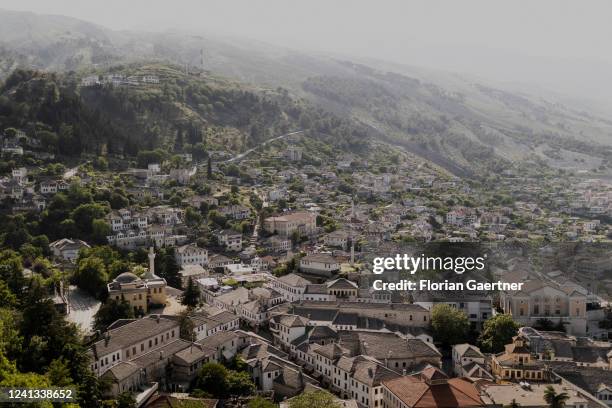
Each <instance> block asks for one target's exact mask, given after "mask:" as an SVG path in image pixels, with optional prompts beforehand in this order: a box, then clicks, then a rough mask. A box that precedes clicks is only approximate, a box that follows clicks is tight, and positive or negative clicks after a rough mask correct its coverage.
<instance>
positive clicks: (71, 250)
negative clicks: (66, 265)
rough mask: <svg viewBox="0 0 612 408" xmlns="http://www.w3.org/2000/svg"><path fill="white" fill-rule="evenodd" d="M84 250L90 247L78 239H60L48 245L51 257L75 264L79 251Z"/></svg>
mask: <svg viewBox="0 0 612 408" xmlns="http://www.w3.org/2000/svg"><path fill="white" fill-rule="evenodd" d="M85 248H91V247H90V246H89V244H88V243H87V242H85V241H81V240H80V239H69V238H62V239H59V240H57V241H54V242H52V243H50V244H49V249H51V252H52V253H53V256H55V257H57V258H62V259H64V260H66V261H70V262H75V261H76V259H77V258H78V257H79V251H81V250H82V249H85Z"/></svg>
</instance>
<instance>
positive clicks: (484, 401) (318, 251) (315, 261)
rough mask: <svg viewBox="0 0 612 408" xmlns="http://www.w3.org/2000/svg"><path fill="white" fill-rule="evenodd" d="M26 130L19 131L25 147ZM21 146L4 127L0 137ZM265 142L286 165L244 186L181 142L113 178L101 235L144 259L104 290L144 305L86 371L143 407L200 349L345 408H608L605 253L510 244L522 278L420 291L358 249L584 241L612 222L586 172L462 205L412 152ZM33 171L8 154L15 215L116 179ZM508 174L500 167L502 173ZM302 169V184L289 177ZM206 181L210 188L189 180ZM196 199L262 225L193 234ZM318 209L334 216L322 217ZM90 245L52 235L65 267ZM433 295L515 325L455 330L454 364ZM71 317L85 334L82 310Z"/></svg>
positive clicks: (262, 382) (266, 380)
mask: <svg viewBox="0 0 612 408" xmlns="http://www.w3.org/2000/svg"><path fill="white" fill-rule="evenodd" d="M25 136H26V138H25V139H24V138H21V139H23V140H25V141H23V140H21V142H20V143H26V145H27V143H28V142H27V136H29V135H25ZM9 139H10V138H9ZM12 143H14V141H13V140H12V139H10V140H8V141H7V138H6V137H5V138H4V139H3V146H13V144H12ZM26 149H27V146H26ZM11 154H14V153H11ZM215 154H217V155H218V156H221V155H222V153H216V152H211V155H212V156H213V157H215ZM264 154H265V152H264ZM273 154H276V155H277V156H275V157H276V158H283V160H279V162H282V163H283V168H280V169H279V168H272V167H271V168H265V169H263V168H261V167H260V166H258V165H257V162H256V161H253V162H251V161H250V160H249V159H248V158H245V159H244V160H243V161H242V162H241V163H239V166H240V168H241V171H244V172H245V173H246V174H249V176H250V179H251V180H252V181H251V182H249V183H244V182H241V180H240V179H239V178H236V177H232V176H228V175H224V174H223V173H222V172H221V171H220V170H219V168H218V166H217V164H216V162H215V161H213V165H212V171H213V173H214V174H216V175H217V176H218V177H217V178H215V179H212V180H209V179H208V178H207V177H206V164H205V163H204V164H202V163H193V162H192V160H191V157H189V155H185V157H183V160H184V163H185V164H184V166H183V167H182V168H180V169H172V170H170V171H169V172H167V173H164V172H162V166H160V165H159V164H150V165H149V166H148V167H147V168H143V169H140V168H134V169H129V170H127V171H126V172H124V173H122V174H120V175H119V176H120V177H122V178H125V179H129V180H130V187H129V191H128V192H129V194H130V205H129V206H128V207H126V208H122V209H118V210H113V211H112V212H110V213H109V214H108V215H107V217H106V221H107V222H108V225H109V227H110V231H111V232H110V234H109V235H108V237H107V241H108V244H110V245H112V246H115V247H117V248H121V249H130V250H134V249H137V248H145V249H147V250H148V251H149V254H148V259H149V265H148V267H146V268H145V269H146V272H145V273H144V274H142V275H138V274H136V273H132V272H124V273H122V274H120V275H118V276H117V277H115V278H114V279H113V280H112V281H111V282H109V283H108V293H109V297H110V298H111V299H113V298H114V299H124V300H125V301H127V302H128V303H129V304H130V306H131V307H132V308H133V309H134V310H135V311H137V312H141V313H142V314H143V315H144V316H143V317H141V318H137V319H123V320H118V321H116V322H115V323H113V324H112V325H111V326H110V327H108V330H107V331H106V332H104V333H100V336H99V337H98V340H96V341H94V342H93V343H92V344H91V346H90V352H89V354H90V357H91V369H92V370H93V372H94V373H95V374H96V375H97V376H98V377H101V378H103V379H105V380H107V381H108V383H109V384H111V386H110V388H109V390H108V394H109V396H115V397H116V396H117V395H119V394H120V393H122V392H125V391H131V392H133V393H134V394H135V395H136V396H137V401H138V402H139V405H140V406H146V404H148V401H151V398H156V396H157V395H158V394H159V393H161V392H185V391H187V390H188V389H189V387H190V384H191V383H192V381H193V380H194V378H195V377H196V376H197V373H198V370H199V369H200V368H201V367H202V365H204V364H205V363H207V362H211V361H219V362H227V361H231V360H232V359H233V358H234V357H235V356H240V357H241V358H242V359H243V360H244V361H245V362H246V364H247V367H248V373H249V375H250V377H251V378H252V380H253V381H254V383H255V384H256V386H257V389H258V391H259V392H261V393H262V394H263V395H269V396H272V397H273V398H275V399H276V400H284V399H290V398H292V397H294V396H296V395H298V394H300V393H302V392H303V391H304V390H307V389H313V388H317V387H321V388H325V389H328V390H330V391H331V392H333V393H334V394H335V395H336V396H337V397H338V398H341V399H343V400H344V403H345V404H346V405H345V406H347V407H348V406H351V407H355V406H356V407H359V408H366V407H367V408H379V407H385V408H390V407H424V406H427V407H435V406H444V407H449V406H453V407H476V406H483V407H485V406H487V407H501V406H505V405H508V404H510V403H512V401H513V400H516V402H517V403H518V404H519V405H520V406H542V405H544V402H543V401H544V400H543V395H544V390H545V388H546V387H547V386H548V385H551V386H552V387H554V389H555V390H556V391H557V392H566V393H568V395H569V396H570V397H569V399H568V401H567V402H566V407H573V408H587V407H589V408H590V407H605V406H612V370H611V369H612V344H611V343H610V342H608V341H607V339H608V334H609V333H608V329H607V328H606V327H607V326H605V325H601V324H600V322H603V321H605V320H606V318H607V313H608V312H609V310H608V309H607V306H606V305H607V301H606V300H605V298H603V297H602V296H601V295H600V293H603V292H602V290H604V291H605V288H606V287H607V286H608V285H609V284H610V283H609V281H607V280H606V278H605V276H606V274H605V273H606V271H609V270H610V269H611V266H612V265H610V257H609V254H607V255H601V256H600V255H598V254H597V253H595V254H591V255H590V256H588V257H585V258H584V259H580V260H578V261H577V262H576V263H575V264H573V265H572V268H573V269H571V270H570V271H569V272H567V269H565V272H561V270H560V268H565V267H566V265H563V264H561V263H560V262H561V261H562V260H564V259H565V258H566V257H565V256H564V254H563V253H562V252H559V251H562V250H563V249H562V248H554V247H551V248H544V249H543V250H542V251H541V253H540V257H541V260H542V262H541V265H542V268H541V270H538V271H529V270H528V268H526V265H525V263H524V258H523V257H522V256H521V255H520V254H519V253H516V254H509V256H508V258H507V259H506V262H505V268H504V270H503V271H497V270H494V271H493V273H494V275H495V276H496V277H497V278H499V279H500V280H501V276H502V273H503V282H504V283H507V284H509V285H514V286H500V287H494V288H493V287H491V288H490V289H489V290H482V289H488V288H476V289H477V290H473V291H472V290H470V291H456V292H453V293H452V294H450V295H449V294H448V293H441V292H440V293H439V292H437V291H436V290H431V289H430V288H425V289H426V290H422V289H423V288H421V287H418V288H417V289H418V290H415V291H413V292H412V293H410V296H409V297H408V296H406V294H405V293H402V292H401V291H397V290H393V289H391V288H390V287H386V288H383V290H375V289H376V288H373V287H372V283H373V282H375V281H376V280H377V279H379V278H380V276H379V275H378V274H375V273H373V272H372V266H371V265H370V264H369V262H368V260H367V259H366V258H367V254H368V253H376V252H377V250H379V249H381V248H384V247H385V246H386V245H388V244H389V243H390V242H392V241H394V240H397V239H401V238H402V237H405V236H410V237H412V238H414V239H416V240H417V241H420V242H427V241H430V240H449V241H453V242H459V241H463V240H470V239H476V238H479V239H483V240H494V241H504V240H506V239H517V240H520V239H526V238H528V237H533V236H542V237H543V236H547V235H549V234H550V235H551V236H557V235H558V234H562V235H566V236H567V237H568V238H570V239H576V240H584V241H592V240H595V239H597V237H600V236H605V234H606V233H607V231H608V230H607V228H608V227H607V226H606V225H603V224H600V223H599V222H596V221H594V220H592V219H591V218H588V217H583V216H582V215H578V213H579V211H580V214H586V213H588V211H591V210H593V208H595V207H597V208H603V207H605V208H606V211H608V212H610V211H611V208H612V207H610V198H611V197H612V189H610V186H609V185H606V184H603V183H602V182H600V181H582V182H580V183H576V184H575V186H574V189H573V190H572V191H570V192H568V191H560V192H558V193H549V192H548V191H550V189H547V190H546V192H545V191H544V189H543V187H542V186H541V185H540V184H538V183H539V182H540V181H538V179H537V177H534V178H529V177H526V178H524V180H522V181H521V182H520V183H519V184H520V186H521V188H520V189H517V190H516V195H517V196H516V200H515V202H514V203H513V204H511V205H498V206H492V207H484V206H480V207H469V208H468V207H461V206H458V205H453V206H451V208H449V209H448V212H447V213H446V214H440V213H439V212H438V211H437V210H436V208H435V207H434V206H433V201H431V200H430V199H429V198H427V197H430V196H433V197H436V198H435V200H436V201H445V200H447V199H450V198H451V197H452V196H461V195H462V194H465V193H466V192H469V191H470V187H468V186H467V185H466V184H465V183H464V182H462V181H461V180H459V179H455V178H450V177H448V176H446V175H444V174H441V173H440V172H439V171H437V170H433V169H431V168H427V167H424V166H422V165H421V164H420V163H418V162H416V161H414V160H405V161H402V162H400V163H399V164H397V165H395V167H394V168H393V171H392V172H391V171H389V172H388V173H382V174H381V173H373V172H372V171H371V164H369V163H367V162H366V161H364V160H363V159H361V158H359V157H357V156H353V155H350V154H345V155H342V157H340V158H339V159H337V160H336V161H334V162H324V163H323V164H321V165H320V166H319V167H316V168H315V167H314V166H311V165H308V164H303V163H302V148H300V147H299V146H298V145H297V142H295V144H293V142H292V143H289V146H288V147H286V148H285V150H284V151H281V152H279V153H273ZM39 170H40V169H37V168H27V167H19V168H15V169H13V170H12V173H11V174H10V175H9V176H8V177H5V178H3V179H1V180H0V196H2V197H3V198H5V199H7V200H10V202H11V203H12V211H13V212H15V213H19V212H22V211H43V210H44V209H45V208H46V206H47V204H48V203H49V201H50V200H51V199H52V197H53V196H54V195H56V194H59V193H61V192H62V191H66V190H67V189H69V188H70V186H71V185H72V184H74V183H77V184H80V185H83V186H95V188H100V189H102V188H107V187H108V186H109V185H111V183H112V177H114V176H117V175H116V174H112V175H109V174H107V173H97V174H95V176H94V175H92V174H91V172H88V171H86V170H85V169H84V168H82V167H76V168H73V169H67V170H66V172H65V173H64V175H63V176H59V177H48V176H44V175H43V174H42V172H40V171H39ZM341 175H342V177H343V178H344V179H347V178H348V179H350V180H351V181H352V183H353V187H354V193H355V194H354V197H355V201H353V196H351V195H349V194H346V193H342V192H341V190H340V189H339V187H340V185H341V183H342V182H343V180H342V179H341V177H340V176H341ZM515 178H516V177H515V176H513V175H508V178H506V179H502V181H501V182H500V184H502V185H503V184H508V185H510V184H511V183H515V182H516V180H515ZM270 180H272V182H270ZM295 180H298V181H299V182H300V186H301V188H300V189H296V190H291V189H289V188H288V187H287V186H288V185H290V183H291V182H293V181H295ZM204 184H206V185H208V186H209V187H210V191H211V193H210V194H195V193H194V192H193V191H194V190H193V189H191V188H190V186H197V185H204ZM170 185H172V187H169V186H170ZM230 185H237V186H239V191H240V192H242V193H244V192H246V191H248V192H250V193H252V194H255V195H256V196H257V197H259V198H260V199H261V202H262V203H263V204H262V206H263V208H267V207H270V208H274V213H273V214H271V215H269V216H266V217H257V216H256V210H255V209H254V208H253V206H252V205H251V204H249V202H248V200H244V201H243V202H241V203H239V204H236V203H233V204H232V203H229V202H228V200H227V198H226V197H227V192H228V191H229V188H228V186H230ZM517 185H518V184H517ZM177 186H178V187H177ZM171 188H172V189H175V190H176V189H178V190H180V191H183V192H185V195H184V197H185V198H184V199H183V200H182V201H181V202H180V203H170V202H168V200H167V197H168V196H169V194H170V190H171ZM509 189H510V190H512V189H511V188H509ZM553 190H554V189H553ZM397 192H401V193H409V195H403V196H402V195H401V194H396V193H397ZM511 193H512V192H511ZM512 194H513V193H512ZM540 194H556V196H555V197H551V198H554V200H547V201H546V202H548V203H550V205H551V207H545V206H544V205H542V204H539V201H538V200H539V198H537V197H540ZM398 197H403V198H398ZM280 203H283V205H280ZM203 204H206V206H208V207H210V208H214V209H216V211H217V212H218V213H219V214H221V215H222V216H223V217H225V219H227V220H228V221H229V222H235V221H239V222H243V221H246V222H250V223H251V225H252V228H251V229H250V230H249V232H248V233H243V232H241V231H236V230H233V229H227V228H216V227H214V226H213V227H211V234H212V235H213V236H214V237H215V240H214V241H215V242H214V243H211V244H210V245H208V246H198V244H197V233H196V231H195V230H194V228H193V227H191V226H189V225H187V223H186V220H185V218H186V212H187V210H188V209H189V208H195V209H199V208H201V206H202V205H203ZM583 210H584V211H585V212H584V213H582V212H581V211H583ZM563 214H564V215H563ZM567 214H572V215H571V216H568V215H567ZM323 216H324V217H323ZM322 218H324V219H325V220H327V221H329V222H330V224H329V225H331V224H333V225H334V228H328V229H327V230H326V229H325V228H324V226H323V225H321V223H320V221H321V219H322ZM517 219H520V220H521V226H519V225H518V224H517V223H514V221H513V220H517ZM543 221H546V223H545V226H543ZM572 237H573V238H572ZM356 243H359V245H356ZM91 245H92V244H91V243H88V242H84V241H81V240H78V239H74V238H73V237H64V238H62V239H59V240H57V241H55V242H52V243H51V244H50V248H51V250H52V253H53V256H52V258H53V261H54V262H56V263H57V265H58V266H59V267H61V268H64V269H65V270H71V269H73V268H74V265H75V262H76V261H77V259H78V254H79V251H81V250H83V249H84V248H89V247H90V246H91ZM161 248H173V249H174V257H175V260H176V263H177V264H178V266H179V267H180V272H179V273H180V277H181V283H182V288H171V287H170V286H169V285H168V283H167V281H166V280H165V279H164V278H161V277H159V276H158V275H157V274H156V271H155V258H156V256H157V253H158V251H159V250H160V249H161ZM273 272H274V273H273ZM189 281H191V282H193V283H195V284H196V285H197V287H198V289H199V291H200V300H201V306H200V307H198V308H196V309H194V310H192V311H191V313H190V314H189V317H188V318H189V320H190V321H191V322H192V323H193V336H192V338H189V339H185V338H181V336H180V322H179V318H178V317H177V315H178V314H179V312H180V311H181V307H180V304H179V299H180V296H181V289H184V288H185V287H186V286H187V285H188V284H189ZM74 296H75V291H74V288H73V289H71V291H62V292H60V293H56V294H55V296H54V298H53V299H54V302H55V303H56V304H57V306H58V308H59V309H60V310H62V311H64V312H65V313H67V314H68V317H69V319H73V320H75V321H78V319H79V317H78V316H79V313H78V312H79V311H78V310H77V307H76V305H75V304H73V302H74V299H75V297H74ZM440 303H443V304H448V305H451V306H452V307H454V308H456V309H457V310H460V311H462V312H464V313H465V315H466V316H467V318H468V320H469V322H470V324H471V327H472V329H473V330H474V331H475V332H480V331H481V330H482V328H483V324H484V323H485V322H486V321H487V320H488V319H490V318H491V317H492V316H494V315H496V314H497V313H500V312H503V313H508V314H511V315H512V317H513V319H514V320H515V321H517V322H518V323H520V324H521V325H522V326H523V327H522V328H521V329H520V330H519V331H518V332H517V333H516V335H515V336H514V338H513V340H512V341H511V342H510V343H509V344H507V345H506V347H505V350H504V351H503V352H501V353H498V354H487V353H484V352H482V351H481V350H480V349H479V348H478V347H477V346H476V345H475V344H455V345H453V346H452V353H451V357H450V358H451V361H450V362H449V364H443V361H444V356H443V354H442V352H441V351H440V350H439V349H438V347H437V346H436V344H437V341H436V339H435V338H433V337H432V335H431V328H430V321H431V309H432V307H433V306H434V305H437V304H440ZM159 305H162V307H161V309H160V308H159V307H158V306H159ZM541 319H548V320H550V321H552V322H553V323H554V324H557V323H561V324H562V325H563V327H564V329H565V332H560V331H546V330H536V329H534V328H532V326H534V325H536V323H537V322H538V321H540V320H541ZM79 323H81V325H82V329H83V330H84V331H90V329H91V327H90V324H91V321H90V320H89V321H85V322H83V321H79ZM90 334H92V333H90ZM449 401H452V403H451V402H449ZM211 404H216V402H214V401H213V402H211ZM449 404H450V405H449ZM211 406H215V405H211Z"/></svg>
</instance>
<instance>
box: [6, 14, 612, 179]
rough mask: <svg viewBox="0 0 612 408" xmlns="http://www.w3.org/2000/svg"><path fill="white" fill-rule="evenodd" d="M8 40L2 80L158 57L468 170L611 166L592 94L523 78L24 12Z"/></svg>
mask: <svg viewBox="0 0 612 408" xmlns="http://www.w3.org/2000/svg"><path fill="white" fill-rule="evenodd" d="M0 39H1V40H0V79H2V78H4V77H6V76H7V75H8V73H9V72H11V71H12V70H13V69H15V68H17V67H26V68H36V69H43V70H50V71H77V72H79V73H83V74H86V73H92V72H96V73H99V72H102V71H104V70H107V69H109V68H111V67H113V66H116V65H118V64H125V63H141V62H150V61H158V62H163V63H170V64H175V65H178V66H181V67H184V69H186V70H187V71H198V70H202V69H204V70H206V71H210V72H212V73H215V74H219V75H222V76H226V77H228V78H231V79H234V80H238V81H240V82H243V83H246V84H253V85H256V86H259V87H262V88H272V89H274V88H276V87H279V86H280V87H283V88H286V89H288V90H289V91H290V93H291V94H292V95H293V96H294V97H296V98H306V99H308V100H309V101H310V102H311V103H313V104H315V106H318V107H320V108H323V109H325V110H328V111H331V112H333V113H335V114H337V115H340V116H342V117H346V118H349V119H351V120H353V121H355V122H358V123H359V124H360V125H365V126H367V127H369V128H370V129H371V130H372V131H373V133H374V134H376V135H377V137H378V138H379V139H381V140H383V141H385V142H389V143H393V144H398V145H402V146H404V147H405V148H407V149H408V150H411V151H413V152H415V153H417V154H419V155H421V156H423V157H425V158H427V159H430V160H432V161H434V162H436V163H438V164H440V165H442V166H444V167H446V168H447V169H449V170H450V171H452V172H454V173H456V174H468V173H473V172H475V171H477V170H482V169H488V170H502V169H504V168H508V167H511V166H512V163H513V162H525V163H532V164H537V165H548V166H552V167H559V168H564V169H570V170H587V169H593V168H597V167H600V166H602V165H604V167H605V165H607V163H608V159H609V158H610V155H611V152H612V120H610V118H609V117H607V116H606V115H605V114H600V113H595V111H594V110H591V109H589V106H590V105H589V104H586V103H584V104H583V103H581V101H580V99H581V98H582V95H578V97H576V98H573V99H572V98H566V97H562V96H559V97H558V98H557V97H555V95H554V93H553V92H549V91H545V90H543V89H545V88H546V85H547V84H546V83H543V84H542V90H541V89H532V91H533V92H524V91H522V90H521V89H525V88H526V87H525V86H524V85H523V84H514V85H512V86H510V85H509V86H508V89H514V90H512V91H508V90H504V89H501V87H499V86H498V85H495V82H493V81H491V82H488V81H485V80H481V79H476V77H467V76H466V75H458V74H452V73H446V72H443V71H439V70H434V69H431V68H416V67H415V66H412V65H411V66H406V65H401V64H397V63H390V62H384V61H380V60H375V59H364V58H354V57H347V56H344V55H342V56H333V55H332V56H330V55H328V54H320V53H319V54H315V53H305V52H298V51H294V50H289V49H284V48H280V47H274V46H270V45H267V44H263V43H259V42H256V41H252V40H238V39H233V38H232V39H228V38H218V37H211V36H202V35H196V34H189V33H183V32H178V31H173V32H163V33H155V32H127V31H113V30H109V29H106V28H104V27H101V26H98V25H95V24H91V23H88V22H84V21H81V20H77V19H74V18H69V17H61V16H47V15H37V14H32V13H24V12H12V11H0ZM466 56H467V55H466ZM432 61H433V60H429V61H426V60H424V62H425V63H426V65H433V63H432ZM501 62H502V61H497V63H491V67H494V66H496V65H499V64H500V63H501ZM461 64H462V62H461V60H458V68H460V66H461ZM415 65H418V64H416V63H415ZM464 65H465V64H464ZM603 66H605V64H604V65H602V67H603ZM492 70H494V69H492ZM560 93H562V92H560ZM551 95H553V96H551ZM561 100H563V101H564V102H567V103H560V101H561ZM601 110H602V111H605V109H601Z"/></svg>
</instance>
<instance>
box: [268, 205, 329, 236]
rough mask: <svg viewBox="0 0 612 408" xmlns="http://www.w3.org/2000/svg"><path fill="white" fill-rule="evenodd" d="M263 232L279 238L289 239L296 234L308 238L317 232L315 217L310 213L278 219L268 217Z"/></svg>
mask: <svg viewBox="0 0 612 408" xmlns="http://www.w3.org/2000/svg"><path fill="white" fill-rule="evenodd" d="M263 226H264V230H265V231H267V232H269V233H270V234H274V233H276V234H278V235H280V236H281V237H285V238H286V237H290V236H291V235H292V234H293V233H295V232H297V233H298V234H300V235H304V236H310V235H312V234H314V233H315V232H316V231H317V216H316V215H315V214H312V213H310V212H305V211H302V212H294V213H291V214H284V215H281V216H278V217H268V218H266V219H265V220H264V225H263Z"/></svg>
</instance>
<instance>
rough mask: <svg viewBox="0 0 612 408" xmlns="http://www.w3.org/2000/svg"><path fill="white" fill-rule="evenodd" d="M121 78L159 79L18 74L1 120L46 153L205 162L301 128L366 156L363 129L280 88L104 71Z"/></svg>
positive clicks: (5, 87) (131, 69)
mask: <svg viewBox="0 0 612 408" xmlns="http://www.w3.org/2000/svg"><path fill="white" fill-rule="evenodd" d="M111 73H112V74H113V75H117V76H120V77H123V78H128V77H130V76H137V77H142V76H143V75H154V76H155V77H157V78H159V83H139V84H114V85H113V84H111V83H105V82H104V81H102V82H103V83H102V84H98V85H93V86H81V81H82V78H83V76H82V75H76V74H75V73H66V74H59V73H42V72H37V71H31V70H20V69H18V70H15V71H13V73H12V74H11V75H10V76H9V77H8V78H7V79H6V81H5V82H4V83H2V84H0V123H1V124H2V127H3V129H6V128H18V129H23V130H25V131H26V133H27V134H28V135H32V136H33V137H35V138H37V139H39V141H40V148H41V149H43V151H46V152H52V153H57V154H60V155H65V156H71V157H76V156H80V155H82V154H91V155H110V156H117V157H121V156H127V157H134V156H136V155H137V154H138V152H139V151H142V150H153V149H156V148H162V149H164V150H166V151H169V152H174V153H183V152H185V153H192V154H194V156H195V157H196V158H198V157H204V156H205V155H206V154H207V151H209V150H229V151H232V152H239V151H243V150H245V149H247V148H249V147H252V146H256V145H258V144H259V143H261V142H263V141H265V140H267V139H269V138H271V137H273V136H275V135H279V134H282V133H285V132H288V131H291V130H295V129H298V128H299V129H304V130H306V131H307V134H308V135H310V136H312V137H319V138H325V139H326V140H328V141H329V142H330V143H333V144H334V145H336V146H337V147H338V148H343V149H350V150H354V151H358V150H363V147H365V146H366V144H367V140H368V130H367V127H364V126H358V125H355V124H353V123H351V122H350V121H349V120H347V119H339V118H338V117H336V116H334V115H333V114H331V113H326V112H323V111H320V110H317V109H314V108H313V107H312V106H310V105H309V104H308V103H305V102H304V101H300V100H296V99H293V98H292V97H291V96H290V95H289V94H288V92H287V91H285V90H283V89H280V88H279V89H276V90H269V89H258V88H253V87H248V86H246V85H242V84H238V83H235V82H232V81H229V80H225V79H223V78H218V77H214V76H211V75H205V74H198V75H193V74H192V75H190V74H185V73H183V72H182V71H181V70H179V69H177V68H176V67H173V66H169V65H161V64H155V65H143V64H134V65H130V66H120V67H115V68H113V69H111V70H110V71H106V72H99V73H96V75H99V77H100V78H104V77H106V76H107V75H110V74H111Z"/></svg>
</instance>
